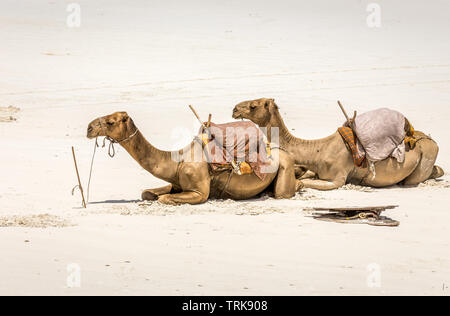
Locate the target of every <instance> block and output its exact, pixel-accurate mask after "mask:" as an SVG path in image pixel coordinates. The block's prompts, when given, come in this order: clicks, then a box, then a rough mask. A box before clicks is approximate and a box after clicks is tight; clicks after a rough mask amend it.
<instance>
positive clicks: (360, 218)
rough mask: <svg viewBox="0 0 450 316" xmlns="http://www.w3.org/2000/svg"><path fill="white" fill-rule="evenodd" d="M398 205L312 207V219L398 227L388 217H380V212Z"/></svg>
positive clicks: (398, 223)
mask: <svg viewBox="0 0 450 316" xmlns="http://www.w3.org/2000/svg"><path fill="white" fill-rule="evenodd" d="M396 207H398V205H386V206H367V207H344V208H342V207H327V208H325V207H314V208H313V210H314V211H313V214H312V215H313V217H314V218H315V219H318V220H322V221H328V222H336V223H351V224H368V225H373V226H392V227H395V226H398V225H400V222H398V221H395V220H393V219H391V218H389V217H385V216H381V212H383V211H385V210H387V209H394V208H396Z"/></svg>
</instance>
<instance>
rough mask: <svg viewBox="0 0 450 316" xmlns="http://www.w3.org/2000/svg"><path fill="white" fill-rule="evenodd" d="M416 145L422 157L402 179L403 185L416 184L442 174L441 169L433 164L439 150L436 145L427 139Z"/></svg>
mask: <svg viewBox="0 0 450 316" xmlns="http://www.w3.org/2000/svg"><path fill="white" fill-rule="evenodd" d="M417 146H420V147H419V148H420V150H421V153H422V157H421V158H420V162H419V163H418V164H417V167H416V168H415V169H414V171H413V172H412V173H411V174H410V175H409V176H408V177H406V179H405V180H403V184H404V185H417V184H419V183H421V182H423V181H425V180H428V179H434V178H437V177H438V176H442V174H441V173H443V171H442V169H441V168H440V167H437V166H435V165H434V163H435V162H436V158H437V155H438V152H439V147H438V145H437V144H436V143H435V142H434V141H432V140H428V139H427V140H422V141H420V142H419V143H418V144H417Z"/></svg>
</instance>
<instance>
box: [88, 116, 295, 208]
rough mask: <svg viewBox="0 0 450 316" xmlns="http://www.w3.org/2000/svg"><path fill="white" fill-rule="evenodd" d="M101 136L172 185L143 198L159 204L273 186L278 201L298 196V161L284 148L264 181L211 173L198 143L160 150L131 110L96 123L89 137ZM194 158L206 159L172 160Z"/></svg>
mask: <svg viewBox="0 0 450 316" xmlns="http://www.w3.org/2000/svg"><path fill="white" fill-rule="evenodd" d="M98 136H107V137H109V138H111V139H113V140H114V141H115V142H117V143H119V144H120V145H121V146H122V147H123V148H125V149H126V150H127V151H128V153H129V154H130V155H131V156H132V157H133V158H134V159H135V160H136V161H137V162H138V163H139V164H140V165H141V167H142V168H144V169H145V170H147V171H148V172H150V173H151V174H152V175H154V176H155V177H157V178H159V179H162V180H164V181H167V182H168V183H170V184H169V185H167V186H164V187H161V188H155V189H148V190H145V191H144V192H143V193H142V199H144V200H158V201H159V202H161V203H165V204H172V205H175V204H183V203H189V204H199V203H203V202H205V201H206V200H207V199H208V198H230V199H235V200H242V199H249V198H252V197H254V196H256V195H258V194H259V193H261V192H263V191H264V190H266V189H267V188H268V187H269V185H271V184H272V183H273V188H274V189H273V190H274V195H275V198H291V197H292V196H294V194H295V192H296V179H295V174H294V161H293V159H292V158H291V157H290V156H289V155H288V154H287V153H285V152H283V151H281V150H277V149H273V151H272V156H273V157H274V159H273V160H272V161H271V166H270V167H271V168H272V169H271V170H272V172H271V173H267V174H266V176H265V177H264V179H263V180H261V179H260V178H258V177H257V176H256V175H255V174H254V173H251V174H243V175H238V174H235V173H230V172H231V171H230V172H227V171H223V172H215V173H213V174H211V173H210V170H209V166H208V162H207V160H206V159H205V157H204V155H205V153H204V151H203V149H202V145H201V144H200V143H199V142H197V141H193V142H192V143H191V144H189V145H188V146H187V147H186V148H184V149H182V150H179V151H174V152H170V151H162V150H159V149H157V148H155V147H154V146H152V145H151V144H150V143H149V142H148V141H147V140H146V139H145V138H144V136H143V135H142V134H141V132H140V131H139V130H138V128H137V127H136V126H135V124H134V123H133V120H132V119H131V118H130V117H129V116H128V114H127V113H126V112H116V113H114V114H111V115H107V116H103V117H100V118H97V119H96V120H94V121H92V122H91V123H90V124H89V126H88V129H87V137H88V138H95V137H98ZM189 156H190V157H202V158H201V159H186V161H182V160H181V159H173V158H174V157H189ZM276 157H278V159H277V158H276ZM180 160H181V161H180ZM297 183H298V182H297Z"/></svg>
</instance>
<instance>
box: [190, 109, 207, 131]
mask: <svg viewBox="0 0 450 316" xmlns="http://www.w3.org/2000/svg"><path fill="white" fill-rule="evenodd" d="M189 108H190V109H191V111H192V113H194V115H195V117H196V118H197V120H198V121H199V122H200V124H201V125H202V126H203V127H204V128H206V126H205V123H203V122H202V120H201V119H200V116H198V114H197V112H196V111H195V110H194V108H193V107H192V105H190V104H189Z"/></svg>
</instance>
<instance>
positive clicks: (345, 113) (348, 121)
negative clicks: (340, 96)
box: [337, 100, 350, 125]
mask: <svg viewBox="0 0 450 316" xmlns="http://www.w3.org/2000/svg"><path fill="white" fill-rule="evenodd" d="M337 102H338V104H339V107H340V108H341V110H342V113H344V116H345V119H346V120H347V123H348V124H349V125H350V118H349V117H348V115H347V112H345V109H344V107H343V106H342V104H341V101H339V100H338V101H337Z"/></svg>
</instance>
